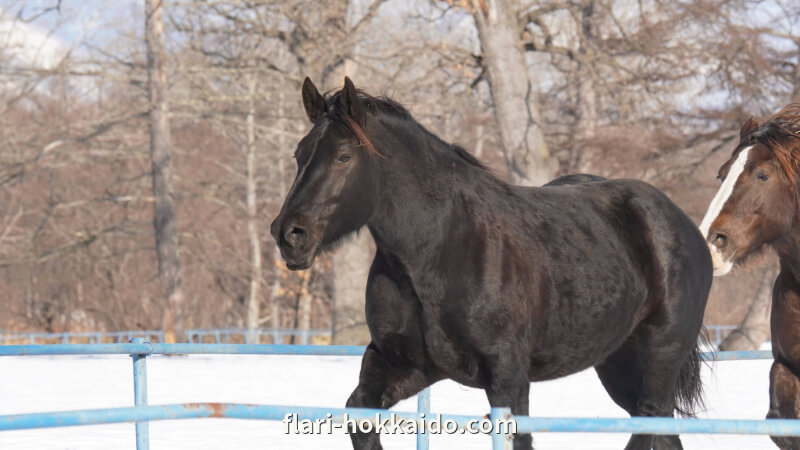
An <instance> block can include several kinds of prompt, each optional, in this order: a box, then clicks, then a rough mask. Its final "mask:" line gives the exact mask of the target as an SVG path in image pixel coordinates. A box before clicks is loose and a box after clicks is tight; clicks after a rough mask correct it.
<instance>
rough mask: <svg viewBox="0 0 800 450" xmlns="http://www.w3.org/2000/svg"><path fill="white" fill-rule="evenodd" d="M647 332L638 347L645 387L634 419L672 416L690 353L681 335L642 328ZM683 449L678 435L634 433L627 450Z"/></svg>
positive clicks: (642, 386) (647, 327) (646, 327)
mask: <svg viewBox="0 0 800 450" xmlns="http://www.w3.org/2000/svg"><path fill="white" fill-rule="evenodd" d="M643 326H644V327H645V331H644V332H643V333H641V334H642V335H643V336H642V338H643V339H641V340H640V343H639V346H638V349H639V350H638V357H639V358H640V359H639V361H640V363H641V369H642V384H641V392H640V394H639V398H638V400H637V402H636V408H635V411H634V414H633V415H635V416H645V417H673V416H674V413H675V407H676V404H675V391H676V389H677V384H678V377H679V375H680V371H681V370H682V369H683V366H684V364H685V361H686V358H687V355H689V352H690V350H689V349H687V348H685V347H686V346H687V345H694V343H693V344H688V343H682V342H680V341H681V340H682V339H683V340H685V338H682V337H681V336H680V335H675V336H673V335H672V334H670V333H666V332H665V331H666V330H664V329H663V328H661V327H659V328H652V327H650V326H648V325H643ZM651 448H653V449H656V450H680V449H682V448H683V446H682V444H681V440H680V438H679V437H678V436H677V435H671V436H654V435H645V434H635V435H633V436H631V439H630V441H628V445H627V446H626V447H625V449H626V450H650V449H651Z"/></svg>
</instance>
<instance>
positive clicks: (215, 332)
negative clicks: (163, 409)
mask: <svg viewBox="0 0 800 450" xmlns="http://www.w3.org/2000/svg"><path fill="white" fill-rule="evenodd" d="M185 334H186V341H188V342H189V343H199V344H202V343H206V344H286V343H287V340H288V343H294V344H298V343H299V344H302V345H309V344H313V343H316V344H327V343H328V342H329V341H330V339H331V330H322V329H314V330H295V329H290V328H256V329H254V330H249V329H247V328H195V329H191V330H186V331H185ZM137 337H140V338H144V339H145V340H147V341H150V342H164V332H163V331H161V330H139V331H86V332H63V333H37V332H8V331H6V332H3V331H2V330H0V345H15V344H17V345H20V344H28V345H37V344H43V345H44V344H103V343H105V344H109V343H125V342H129V341H130V340H131V339H133V338H137ZM315 341H316V342H315Z"/></svg>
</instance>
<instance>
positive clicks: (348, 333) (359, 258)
mask: <svg viewBox="0 0 800 450" xmlns="http://www.w3.org/2000/svg"><path fill="white" fill-rule="evenodd" d="M348 6H349V7H348V11H347V25H348V27H353V26H354V24H355V23H356V21H357V20H358V19H359V18H360V17H361V16H362V15H363V13H364V8H365V6H364V2H363V0H352V1H351V2H350V3H349V5H348ZM352 53H353V54H354V55H357V54H358V46H357V45H356V46H355V47H354V48H353V51H352ZM343 68H344V72H345V73H344V75H347V76H350V77H351V78H354V79H356V80H357V79H358V76H357V72H358V65H357V64H356V62H355V61H354V60H353V59H352V58H348V59H347V60H346V61H345V63H344V64H343ZM339 82H341V80H339ZM371 243H372V237H371V236H370V234H369V233H368V232H367V231H366V230H363V231H362V232H361V233H359V235H358V236H356V237H355V239H352V240H348V241H347V242H345V243H344V245H342V246H341V247H340V248H339V249H338V250H337V251H336V252H335V253H334V254H333V270H334V273H335V276H334V278H333V288H334V289H333V321H332V322H333V326H332V333H333V336H332V343H333V344H351V345H359V344H368V343H369V341H370V337H369V330H368V329H367V321H366V318H365V313H364V305H365V303H366V297H365V292H366V289H367V276H368V275H369V268H370V265H371V264H372V257H373V252H372V249H371V245H372V244H371Z"/></svg>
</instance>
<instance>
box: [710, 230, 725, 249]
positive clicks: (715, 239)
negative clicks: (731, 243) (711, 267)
mask: <svg viewBox="0 0 800 450" xmlns="http://www.w3.org/2000/svg"><path fill="white" fill-rule="evenodd" d="M711 245H713V246H714V247H717V248H719V249H723V248H725V246H727V245H728V236H725V235H724V234H722V233H720V232H714V233H713V234H712V239H711Z"/></svg>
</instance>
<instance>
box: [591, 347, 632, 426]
mask: <svg viewBox="0 0 800 450" xmlns="http://www.w3.org/2000/svg"><path fill="white" fill-rule="evenodd" d="M637 350H638V349H637V348H636V342H635V341H634V340H628V341H626V342H625V344H623V346H622V347H621V348H620V349H619V350H617V351H616V352H614V353H612V354H611V356H609V357H608V358H606V360H605V361H603V362H602V363H600V364H599V365H597V366H595V368H594V370H595V371H597V376H598V378H600V382H601V383H603V387H604V388H605V389H606V392H608V395H609V396H611V399H612V400H614V403H616V404H617V405H619V407H620V408H622V409H624V410H625V411H627V412H628V414H630V415H631V416H633V415H635V414H636V405H637V404H638V402H639V395H640V394H641V392H642V365H641V363H640V362H639V356H638V353H637Z"/></svg>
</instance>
